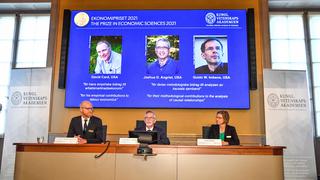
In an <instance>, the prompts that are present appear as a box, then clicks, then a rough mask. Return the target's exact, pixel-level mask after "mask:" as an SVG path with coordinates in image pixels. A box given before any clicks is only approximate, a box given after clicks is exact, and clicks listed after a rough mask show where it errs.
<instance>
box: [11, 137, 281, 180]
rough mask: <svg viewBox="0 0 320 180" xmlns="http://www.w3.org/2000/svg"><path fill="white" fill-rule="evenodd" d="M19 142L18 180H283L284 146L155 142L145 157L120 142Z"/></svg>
mask: <svg viewBox="0 0 320 180" xmlns="http://www.w3.org/2000/svg"><path fill="white" fill-rule="evenodd" d="M14 145H16V160H15V161H16V162H15V172H14V179H15V180H20V179H21V180H44V179H45V180H64V179H68V180H73V179H75V180H82V179H86V180H88V179H94V180H100V179H101V180H103V179H106V180H195V179H196V180H209V179H210V180H213V179H218V180H226V179H237V180H242V179H245V180H255V179H259V180H264V179H265V180H270V179H272V180H278V179H279V180H280V179H281V180H282V179H284V170H283V148H284V147H281V146H183V145H179V146H177V145H150V147H151V148H152V149H153V155H150V156H149V155H147V156H145V155H138V154H136V153H137V148H138V145H121V144H118V142H111V143H110V145H109V146H107V144H83V145H80V144H47V143H42V144H36V143H15V144H14ZM107 147H108V149H107V150H106V148H107ZM105 150H106V153H105V154H103V155H102V156H100V157H99V158H97V157H96V156H98V155H100V154H101V153H102V152H103V151H105Z"/></svg>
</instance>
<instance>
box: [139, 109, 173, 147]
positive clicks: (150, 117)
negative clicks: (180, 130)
mask: <svg viewBox="0 0 320 180" xmlns="http://www.w3.org/2000/svg"><path fill="white" fill-rule="evenodd" d="M156 121H157V120H156V114H155V113H154V112H153V111H147V112H146V113H145V115H144V124H145V125H144V126H141V127H137V128H135V130H139V131H157V132H158V136H159V138H158V139H159V141H158V142H157V144H170V140H169V138H168V137H167V135H166V133H165V130H164V129H163V128H161V127H159V126H157V125H156V124H155V123H156Z"/></svg>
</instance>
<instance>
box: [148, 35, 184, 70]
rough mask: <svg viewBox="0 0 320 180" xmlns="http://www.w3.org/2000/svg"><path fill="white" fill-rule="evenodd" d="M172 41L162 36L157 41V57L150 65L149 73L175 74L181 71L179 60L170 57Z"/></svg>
mask: <svg viewBox="0 0 320 180" xmlns="http://www.w3.org/2000/svg"><path fill="white" fill-rule="evenodd" d="M170 48H171V47H170V42H169V40H168V39H165V38H160V39H158V40H157V41H156V46H155V54H156V56H157V59H156V61H155V62H153V63H151V64H150V65H149V66H148V69H147V74H152V75H175V74H178V73H179V68H178V62H177V61H175V60H173V59H172V58H170V56H169V55H170Z"/></svg>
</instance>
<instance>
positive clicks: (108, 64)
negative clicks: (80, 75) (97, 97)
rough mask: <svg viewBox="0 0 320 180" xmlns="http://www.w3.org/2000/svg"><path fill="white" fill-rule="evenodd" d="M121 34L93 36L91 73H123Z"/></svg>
mask: <svg viewBox="0 0 320 180" xmlns="http://www.w3.org/2000/svg"><path fill="white" fill-rule="evenodd" d="M121 43H122V37H121V36H94V37H92V38H91V48H90V51H91V52H90V67H89V71H90V73H91V74H121V60H122V57H121V49H122V47H121V46H122V44H121Z"/></svg>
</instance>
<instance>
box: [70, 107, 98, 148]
mask: <svg viewBox="0 0 320 180" xmlns="http://www.w3.org/2000/svg"><path fill="white" fill-rule="evenodd" d="M80 113H81V116H77V117H74V118H72V119H71V122H70V125H69V130H68V135H67V137H77V138H78V143H79V144H85V143H102V142H103V130H102V121H101V119H100V118H98V117H96V116H93V107H92V104H91V102H90V101H82V102H81V104H80Z"/></svg>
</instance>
